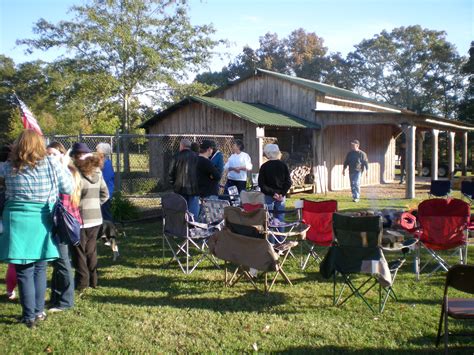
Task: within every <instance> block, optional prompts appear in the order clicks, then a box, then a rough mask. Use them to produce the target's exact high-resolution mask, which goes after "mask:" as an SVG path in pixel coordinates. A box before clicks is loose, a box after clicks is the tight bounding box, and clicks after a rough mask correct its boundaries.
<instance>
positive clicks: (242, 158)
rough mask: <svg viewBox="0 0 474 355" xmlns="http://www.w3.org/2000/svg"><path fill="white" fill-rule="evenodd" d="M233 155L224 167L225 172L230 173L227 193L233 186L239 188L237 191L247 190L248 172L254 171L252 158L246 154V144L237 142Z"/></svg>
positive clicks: (233, 146) (226, 188)
mask: <svg viewBox="0 0 474 355" xmlns="http://www.w3.org/2000/svg"><path fill="white" fill-rule="evenodd" d="M232 150H233V152H234V153H233V154H232V155H231V156H230V157H229V160H228V161H227V163H226V164H225V165H224V170H226V171H228V174H227V183H226V185H225V191H226V193H227V194H228V193H229V192H228V189H229V187H231V186H235V187H237V190H239V193H240V191H242V190H245V188H246V186H247V171H250V170H252V161H251V160H250V156H249V155H248V154H247V153H245V152H244V144H243V143H242V141H241V140H238V139H237V140H235V142H234V144H233V145H232Z"/></svg>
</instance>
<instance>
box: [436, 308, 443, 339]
mask: <svg viewBox="0 0 474 355" xmlns="http://www.w3.org/2000/svg"><path fill="white" fill-rule="evenodd" d="M443 320H444V300H443V304H442V306H441V316H440V317H439V324H438V335H437V336H436V347H438V346H439V341H440V340H441V330H442V328H443Z"/></svg>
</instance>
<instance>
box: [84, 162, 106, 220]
mask: <svg viewBox="0 0 474 355" xmlns="http://www.w3.org/2000/svg"><path fill="white" fill-rule="evenodd" d="M81 178H82V179H81V202H80V203H79V211H80V213H81V218H82V226H81V228H91V227H95V226H100V225H101V224H102V212H101V210H100V206H101V205H102V204H104V203H105V202H106V201H107V200H108V199H109V191H108V190H107V185H106V184H105V181H104V178H103V177H102V173H101V172H100V171H96V172H94V173H93V174H92V176H84V175H81Z"/></svg>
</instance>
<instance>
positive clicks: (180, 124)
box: [149, 103, 259, 173]
mask: <svg viewBox="0 0 474 355" xmlns="http://www.w3.org/2000/svg"><path fill="white" fill-rule="evenodd" d="M149 133H150V134H208V135H234V136H238V135H242V136H243V138H244V145H245V151H246V152H247V153H248V154H249V155H250V157H251V158H252V163H253V166H254V168H253V170H254V172H258V169H259V166H258V156H259V146H258V139H257V138H256V126H255V125H254V124H252V123H250V122H248V121H245V120H243V119H240V118H238V117H236V116H234V115H231V114H229V113H226V112H224V111H221V110H217V109H214V108H211V107H209V106H206V105H203V104H201V103H191V104H189V105H186V106H183V107H181V108H179V109H178V110H176V111H175V112H172V113H170V114H169V115H168V116H167V117H165V118H163V119H161V120H159V121H158V122H156V123H155V124H154V125H153V126H151V127H150V128H149ZM165 158H166V157H165ZM161 159H162V158H160V157H159V154H156V155H155V154H152V156H151V157H150V169H151V170H152V171H155V170H159V167H160V166H161V164H160V162H159V161H156V160H161ZM157 173H158V172H157Z"/></svg>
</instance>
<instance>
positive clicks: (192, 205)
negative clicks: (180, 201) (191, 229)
mask: <svg viewBox="0 0 474 355" xmlns="http://www.w3.org/2000/svg"><path fill="white" fill-rule="evenodd" d="M181 196H183V197H184V199H185V200H186V202H187V203H188V211H189V212H191V213H192V214H193V215H194V220H195V221H197V220H198V218H199V210H200V206H199V196H191V195H181Z"/></svg>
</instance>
